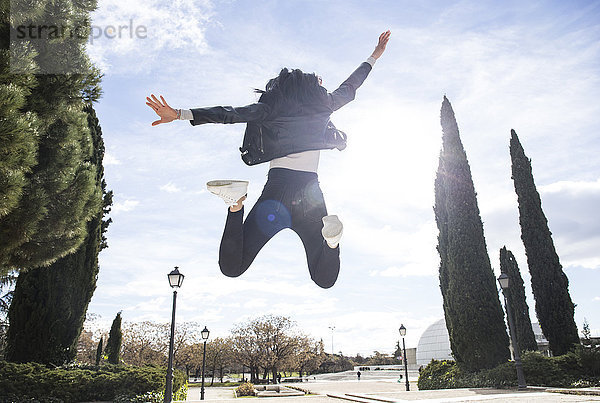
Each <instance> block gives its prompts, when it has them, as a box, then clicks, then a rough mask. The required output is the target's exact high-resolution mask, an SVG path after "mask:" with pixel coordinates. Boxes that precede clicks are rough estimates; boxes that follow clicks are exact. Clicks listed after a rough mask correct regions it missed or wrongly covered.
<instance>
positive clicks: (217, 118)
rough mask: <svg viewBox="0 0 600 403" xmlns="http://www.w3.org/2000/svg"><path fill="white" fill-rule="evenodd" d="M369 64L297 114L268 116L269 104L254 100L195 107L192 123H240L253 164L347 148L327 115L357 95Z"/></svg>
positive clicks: (248, 160) (246, 152) (247, 157)
mask: <svg viewBox="0 0 600 403" xmlns="http://www.w3.org/2000/svg"><path fill="white" fill-rule="evenodd" d="M370 71H371V65H370V64H369V63H366V62H365V63H362V64H361V65H360V66H359V67H358V68H357V69H356V70H355V71H354V72H353V73H352V74H351V75H350V77H348V78H347V79H346V81H344V82H343V83H342V84H341V85H340V86H339V88H338V89H336V90H335V91H333V92H332V93H330V94H327V102H326V103H325V104H324V105H320V106H315V107H314V108H312V109H311V110H310V111H307V112H306V114H302V115H300V116H275V117H272V116H270V112H271V107H270V106H269V105H267V104H266V103H264V102H257V103H254V104H250V105H247V106H242V107H236V108H234V107H231V106H214V107H208V108H194V109H192V114H193V116H194V120H190V123H191V124H192V125H194V126H195V125H200V124H205V123H243V122H246V123H247V126H246V132H245V133H244V140H243V143H242V147H240V151H241V152H242V160H243V161H244V162H245V163H246V164H247V165H256V164H260V163H262V162H267V161H271V160H272V159H274V158H279V157H283V156H285V155H288V154H294V153H299V152H302V151H308V150H325V149H333V148H337V149H338V150H343V149H344V148H346V135H345V133H343V132H342V131H340V130H337V129H336V128H335V126H334V125H333V123H332V122H331V121H330V120H329V117H330V116H331V114H332V113H333V111H336V110H338V109H339V108H341V107H342V106H344V105H346V104H347V103H348V102H350V101H352V100H353V99H354V97H355V95H356V89H357V88H358V87H360V86H361V85H362V83H363V82H364V81H365V79H366V78H367V76H368V75H369V72H370Z"/></svg>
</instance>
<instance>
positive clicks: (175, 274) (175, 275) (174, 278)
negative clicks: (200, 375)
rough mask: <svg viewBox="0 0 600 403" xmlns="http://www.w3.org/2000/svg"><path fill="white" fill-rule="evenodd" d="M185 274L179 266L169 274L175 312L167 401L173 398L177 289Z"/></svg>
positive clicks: (170, 343)
mask: <svg viewBox="0 0 600 403" xmlns="http://www.w3.org/2000/svg"><path fill="white" fill-rule="evenodd" d="M183 277H184V275H183V274H181V273H179V267H177V266H175V270H173V271H171V272H170V273H169V274H167V278H168V279H169V285H170V286H171V288H173V313H172V315H171V337H170V339H169V364H168V367H167V384H166V386H165V403H171V401H172V400H173V339H174V338H175V302H176V301H177V289H178V288H179V287H181V284H182V283H183Z"/></svg>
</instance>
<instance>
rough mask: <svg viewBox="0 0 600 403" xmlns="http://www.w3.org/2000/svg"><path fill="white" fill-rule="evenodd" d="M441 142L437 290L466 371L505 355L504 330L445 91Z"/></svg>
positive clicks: (454, 347)
mask: <svg viewBox="0 0 600 403" xmlns="http://www.w3.org/2000/svg"><path fill="white" fill-rule="evenodd" d="M441 124H442V129H443V137H442V140H443V146H442V151H441V154H440V161H439V168H438V172H437V176H436V180H435V207H434V211H435V216H436V223H437V226H438V229H439V237H438V252H439V254H440V258H441V263H440V290H441V292H442V298H443V303H444V315H445V317H446V325H447V327H448V333H449V335H450V346H451V349H452V353H453V356H454V358H455V360H456V361H457V362H458V363H460V364H461V365H463V366H464V367H465V368H466V369H467V370H471V371H476V370H480V369H484V368H491V367H494V366H496V365H498V364H500V363H502V362H505V361H507V360H508V358H509V356H510V352H509V349H508V335H507V334H506V328H505V325H504V313H503V311H502V307H501V305H500V300H499V297H498V292H497V289H496V279H495V276H494V272H493V270H492V267H491V264H490V259H489V256H488V254H487V250H486V244H485V238H484V235H483V224H482V222H481V217H480V215H479V207H478V206H477V197H476V194H475V188H474V185H473V179H472V177H471V169H470V167H469V163H468V161H467V155H466V153H465V150H464V148H463V145H462V142H461V140H460V136H459V132H458V125H457V124H456V119H455V117H454V111H453V110H452V106H451V105H450V102H449V101H448V99H447V98H446V97H445V96H444V100H443V102H442V110H441Z"/></svg>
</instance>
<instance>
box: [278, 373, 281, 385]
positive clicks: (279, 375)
mask: <svg viewBox="0 0 600 403" xmlns="http://www.w3.org/2000/svg"><path fill="white" fill-rule="evenodd" d="M277 383H281V374H280V373H278V374H277Z"/></svg>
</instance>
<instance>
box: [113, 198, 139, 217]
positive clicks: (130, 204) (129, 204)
mask: <svg viewBox="0 0 600 403" xmlns="http://www.w3.org/2000/svg"><path fill="white" fill-rule="evenodd" d="M139 204H140V202H139V201H138V200H125V201H122V202H115V203H114V204H113V206H112V210H111V212H112V213H113V214H119V213H121V212H127V211H131V210H133V209H134V208H136V207H137V206H138V205H139Z"/></svg>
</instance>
